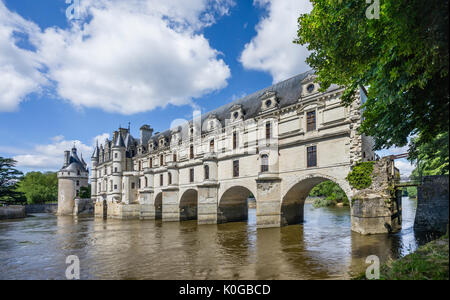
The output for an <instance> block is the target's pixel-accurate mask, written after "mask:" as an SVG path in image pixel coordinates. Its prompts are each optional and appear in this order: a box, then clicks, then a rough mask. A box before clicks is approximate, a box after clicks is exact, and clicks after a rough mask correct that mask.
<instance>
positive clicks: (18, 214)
mask: <svg viewBox="0 0 450 300" xmlns="http://www.w3.org/2000/svg"><path fill="white" fill-rule="evenodd" d="M26 216H27V214H26V212H25V207H24V206H23V205H9V206H1V207H0V220H7V219H22V218H25V217H26Z"/></svg>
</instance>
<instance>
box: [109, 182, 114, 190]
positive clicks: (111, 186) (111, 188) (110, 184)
mask: <svg viewBox="0 0 450 300" xmlns="http://www.w3.org/2000/svg"><path fill="white" fill-rule="evenodd" d="M112 190H113V182H112V180H111V181H110V182H109V191H110V192H112Z"/></svg>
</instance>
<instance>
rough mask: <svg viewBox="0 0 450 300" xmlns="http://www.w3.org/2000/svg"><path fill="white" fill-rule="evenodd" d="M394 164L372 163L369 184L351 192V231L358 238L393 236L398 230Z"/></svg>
mask: <svg viewBox="0 0 450 300" xmlns="http://www.w3.org/2000/svg"><path fill="white" fill-rule="evenodd" d="M394 176H395V168H394V161H393V160H392V159H390V158H383V159H381V160H379V161H376V162H375V164H374V167H373V172H372V175H371V178H372V184H371V186H370V187H368V188H366V189H363V190H355V191H354V194H353V197H352V199H351V218H352V230H353V231H355V232H359V233H361V234H378V233H393V232H397V231H399V230H401V204H400V203H399V201H398V200H397V198H396V194H395V190H394Z"/></svg>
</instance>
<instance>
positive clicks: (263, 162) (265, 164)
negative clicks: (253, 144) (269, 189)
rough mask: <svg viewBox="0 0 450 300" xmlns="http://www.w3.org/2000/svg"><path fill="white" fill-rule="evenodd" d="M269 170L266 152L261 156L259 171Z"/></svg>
mask: <svg viewBox="0 0 450 300" xmlns="http://www.w3.org/2000/svg"><path fill="white" fill-rule="evenodd" d="M268 171H269V156H268V155H267V154H263V155H262V156H261V173H264V172H268Z"/></svg>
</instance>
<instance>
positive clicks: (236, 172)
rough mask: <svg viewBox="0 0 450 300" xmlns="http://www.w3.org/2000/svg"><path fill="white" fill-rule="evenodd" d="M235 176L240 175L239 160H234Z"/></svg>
mask: <svg viewBox="0 0 450 300" xmlns="http://www.w3.org/2000/svg"><path fill="white" fill-rule="evenodd" d="M233 177H239V160H235V161H233Z"/></svg>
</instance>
